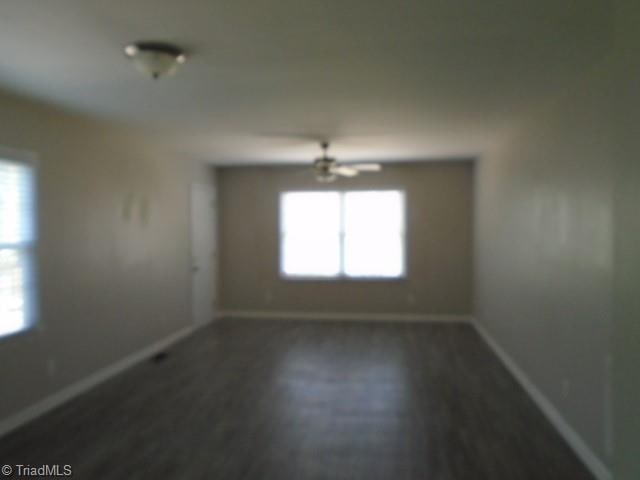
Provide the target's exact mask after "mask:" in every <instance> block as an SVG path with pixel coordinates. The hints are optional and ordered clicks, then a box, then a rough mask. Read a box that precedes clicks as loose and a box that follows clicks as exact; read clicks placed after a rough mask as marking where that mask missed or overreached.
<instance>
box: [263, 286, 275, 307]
mask: <svg viewBox="0 0 640 480" xmlns="http://www.w3.org/2000/svg"><path fill="white" fill-rule="evenodd" d="M271 300H273V295H272V294H271V290H269V289H267V290H265V292H264V301H265V303H266V304H267V305H268V304H270V303H271Z"/></svg>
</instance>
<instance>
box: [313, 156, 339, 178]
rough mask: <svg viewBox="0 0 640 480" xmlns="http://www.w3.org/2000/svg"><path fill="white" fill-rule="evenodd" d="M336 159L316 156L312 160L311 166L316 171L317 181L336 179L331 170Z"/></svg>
mask: <svg viewBox="0 0 640 480" xmlns="http://www.w3.org/2000/svg"><path fill="white" fill-rule="evenodd" d="M335 163H336V160H335V159H334V158H329V157H321V158H317V159H316V160H315V161H314V162H313V168H314V169H315V171H316V179H317V180H318V181H319V182H324V183H329V182H333V181H334V180H335V179H336V175H335V174H334V173H333V172H332V171H331V169H332V167H333V166H334V165H335Z"/></svg>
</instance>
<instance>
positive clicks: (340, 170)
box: [313, 142, 382, 183]
mask: <svg viewBox="0 0 640 480" xmlns="http://www.w3.org/2000/svg"><path fill="white" fill-rule="evenodd" d="M320 148H321V149H322V156H321V157H320V158H316V159H315V161H314V162H313V169H314V171H315V174H316V180H318V181H319V182H324V183H327V182H333V181H334V180H336V178H337V177H338V176H341V177H355V176H356V175H358V174H359V173H360V172H379V171H380V170H382V166H381V165H380V164H379V163H353V164H349V165H347V164H340V163H338V162H337V160H336V159H335V158H333V157H329V156H328V155H327V150H328V149H329V142H321V143H320Z"/></svg>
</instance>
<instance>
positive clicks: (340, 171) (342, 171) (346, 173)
mask: <svg viewBox="0 0 640 480" xmlns="http://www.w3.org/2000/svg"><path fill="white" fill-rule="evenodd" d="M331 173H334V174H336V175H342V176H343V177H355V176H356V175H358V173H359V172H358V170H356V169H355V168H352V167H347V166H346V165H340V166H337V167H332V168H331Z"/></svg>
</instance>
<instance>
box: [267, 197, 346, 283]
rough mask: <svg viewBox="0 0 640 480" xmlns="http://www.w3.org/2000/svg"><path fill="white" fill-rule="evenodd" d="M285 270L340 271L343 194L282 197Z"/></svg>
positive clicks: (307, 272) (297, 272)
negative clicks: (341, 198)
mask: <svg viewBox="0 0 640 480" xmlns="http://www.w3.org/2000/svg"><path fill="white" fill-rule="evenodd" d="M280 215H281V226H280V228H281V235H282V240H281V241H282V252H281V255H282V258H281V266H282V272H283V273H284V274H285V275H300V276H334V275H337V274H338V273H339V272H340V196H339V194H338V193H337V192H291V193H285V194H283V195H282V199H281V211H280Z"/></svg>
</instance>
